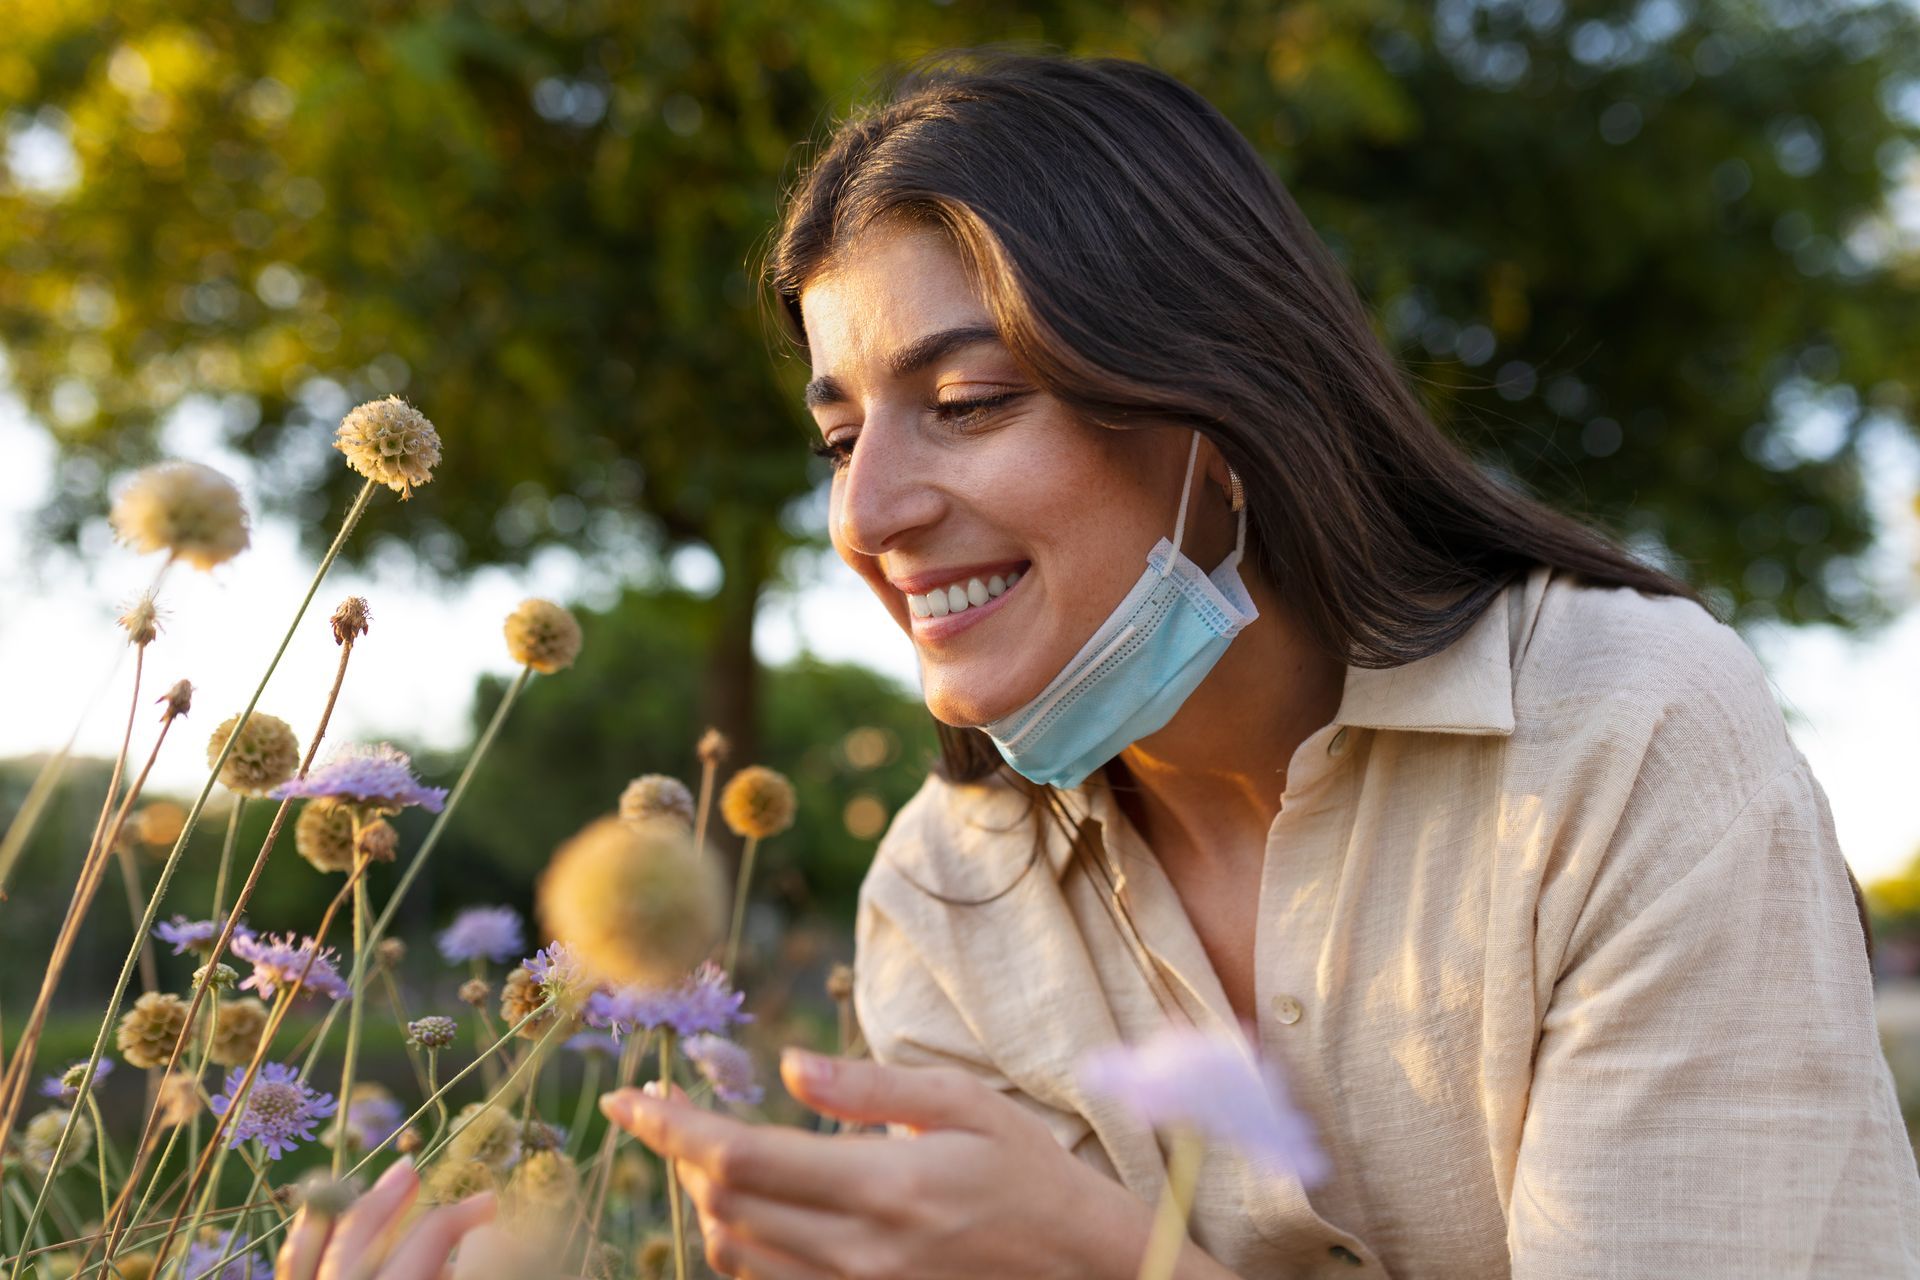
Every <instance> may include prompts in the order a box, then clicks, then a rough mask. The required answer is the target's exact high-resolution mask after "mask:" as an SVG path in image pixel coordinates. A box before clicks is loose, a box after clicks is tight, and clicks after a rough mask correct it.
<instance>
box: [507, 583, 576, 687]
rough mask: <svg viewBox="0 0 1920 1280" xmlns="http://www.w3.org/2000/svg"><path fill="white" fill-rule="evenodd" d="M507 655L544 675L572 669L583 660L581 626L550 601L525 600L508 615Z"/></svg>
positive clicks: (571, 616) (569, 614) (570, 615)
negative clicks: (577, 661) (580, 657)
mask: <svg viewBox="0 0 1920 1280" xmlns="http://www.w3.org/2000/svg"><path fill="white" fill-rule="evenodd" d="M506 633H507V654H508V655H509V656H510V657H511V658H512V659H513V660H514V661H515V662H517V663H519V664H520V665H521V666H523V667H532V668H533V669H534V670H535V671H538V672H539V673H540V674H542V675H552V674H553V673H554V672H556V671H559V670H561V669H563V668H566V667H570V666H572V665H573V660H574V659H575V658H577V657H579V656H580V624H579V622H578V621H576V620H575V619H574V616H573V615H572V614H571V613H569V612H567V611H566V610H565V609H562V608H561V607H560V606H559V605H557V604H555V603H553V601H551V600H532V599H528V600H522V601H521V602H520V607H519V608H517V609H515V610H514V611H513V612H512V613H510V614H508V615H507V625H506Z"/></svg>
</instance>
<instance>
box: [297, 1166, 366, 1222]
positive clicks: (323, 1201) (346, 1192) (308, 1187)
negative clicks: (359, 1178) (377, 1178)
mask: <svg viewBox="0 0 1920 1280" xmlns="http://www.w3.org/2000/svg"><path fill="white" fill-rule="evenodd" d="M294 1189H295V1192H296V1194H295V1197H294V1199H295V1200H296V1202H298V1203H299V1204H300V1206H301V1207H302V1208H304V1209H305V1210H306V1211H307V1212H308V1213H310V1214H313V1215H314V1216H316V1217H320V1218H337V1217H339V1216H340V1215H341V1214H343V1213H345V1212H346V1211H347V1210H348V1209H350V1208H352V1207H353V1202H354V1201H355V1200H357V1199H358V1198H359V1196H360V1188H358V1187H356V1186H354V1184H353V1182H352V1181H351V1180H349V1179H347V1178H335V1177H332V1176H330V1175H329V1174H328V1173H327V1172H326V1171H325V1170H323V1169H315V1170H313V1171H312V1172H310V1173H308V1174H307V1175H306V1176H305V1177H303V1178H301V1179H300V1181H299V1182H298V1183H297V1184H296V1185H295V1188H294Z"/></svg>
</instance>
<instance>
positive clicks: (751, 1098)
mask: <svg viewBox="0 0 1920 1280" xmlns="http://www.w3.org/2000/svg"><path fill="white" fill-rule="evenodd" d="M680 1047H681V1050H682V1052H684V1053H685V1054H686V1055H687V1061H689V1062H691V1063H692V1064H693V1065H694V1066H696V1067H698V1068H699V1069H700V1074H701V1075H703V1076H705V1077H706V1079H707V1083H708V1084H710V1085H712V1086H713V1091H714V1092H715V1093H717V1094H719V1095H720V1096H721V1097H722V1098H724V1099H726V1100H727V1101H728V1102H744V1103H746V1104H747V1105H748V1106H753V1105H755V1104H757V1103H758V1102H759V1101H760V1098H761V1096H762V1091H761V1088H760V1086H759V1085H758V1084H755V1083H754V1079H753V1059H752V1057H750V1056H749V1055H748V1053H747V1051H746V1050H745V1049H742V1048H741V1047H740V1046H739V1045H737V1044H735V1043H734V1042H733V1041H731V1040H727V1039H723V1038H722V1037H720V1036H716V1035H711V1034H708V1033H705V1032H702V1033H701V1034H700V1035H696V1036H689V1037H688V1038H687V1039H686V1040H685V1041H683V1042H682V1044H681V1046H680Z"/></svg>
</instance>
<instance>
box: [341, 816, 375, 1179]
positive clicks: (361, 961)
mask: <svg viewBox="0 0 1920 1280" xmlns="http://www.w3.org/2000/svg"><path fill="white" fill-rule="evenodd" d="M353 835H354V847H355V848H356V849H357V848H359V845H360V821H359V819H358V818H356V819H355V820H354V823H353ZM357 856H358V858H359V860H360V866H359V868H358V869H357V870H356V871H355V873H354V877H353V972H354V975H355V976H356V977H358V976H359V975H360V974H361V972H362V971H363V969H364V967H365V960H366V941H367V877H366V870H367V863H368V861H369V859H368V857H367V855H366V854H364V853H361V854H358V855H357ZM362 996H363V993H362V992H361V991H359V990H355V991H353V992H352V993H351V997H350V1001H349V1006H350V1007H349V1008H348V1009H347V1050H346V1053H345V1054H344V1055H342V1057H343V1061H342V1062H341V1064H340V1109H339V1111H338V1112H336V1113H335V1114H336V1117H337V1118H336V1120H335V1122H334V1127H333V1137H334V1141H333V1176H334V1177H336V1178H337V1177H339V1176H340V1170H341V1168H342V1167H343V1166H344V1165H345V1163H346V1159H347V1113H348V1112H349V1111H350V1110H352V1105H351V1103H352V1099H353V1075H354V1068H355V1067H357V1066H358V1065H359V1063H360V1023H361V1017H360V1015H361V1012H362V1010H363V1009H364V1008H365V1007H366V1003H367V1002H366V1000H365V999H363V998H362Z"/></svg>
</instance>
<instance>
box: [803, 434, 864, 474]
mask: <svg viewBox="0 0 1920 1280" xmlns="http://www.w3.org/2000/svg"><path fill="white" fill-rule="evenodd" d="M807 448H808V452H810V453H812V454H813V456H814V457H816V458H825V459H826V460H827V465H828V466H830V467H832V468H833V469H834V470H835V471H839V470H841V469H842V468H843V467H845V466H846V465H847V463H848V462H850V461H852V460H853V440H852V439H851V438H849V437H845V436H843V437H841V438H840V439H838V440H831V441H829V440H815V441H814V442H813V443H812V444H811V445H809V446H807Z"/></svg>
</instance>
